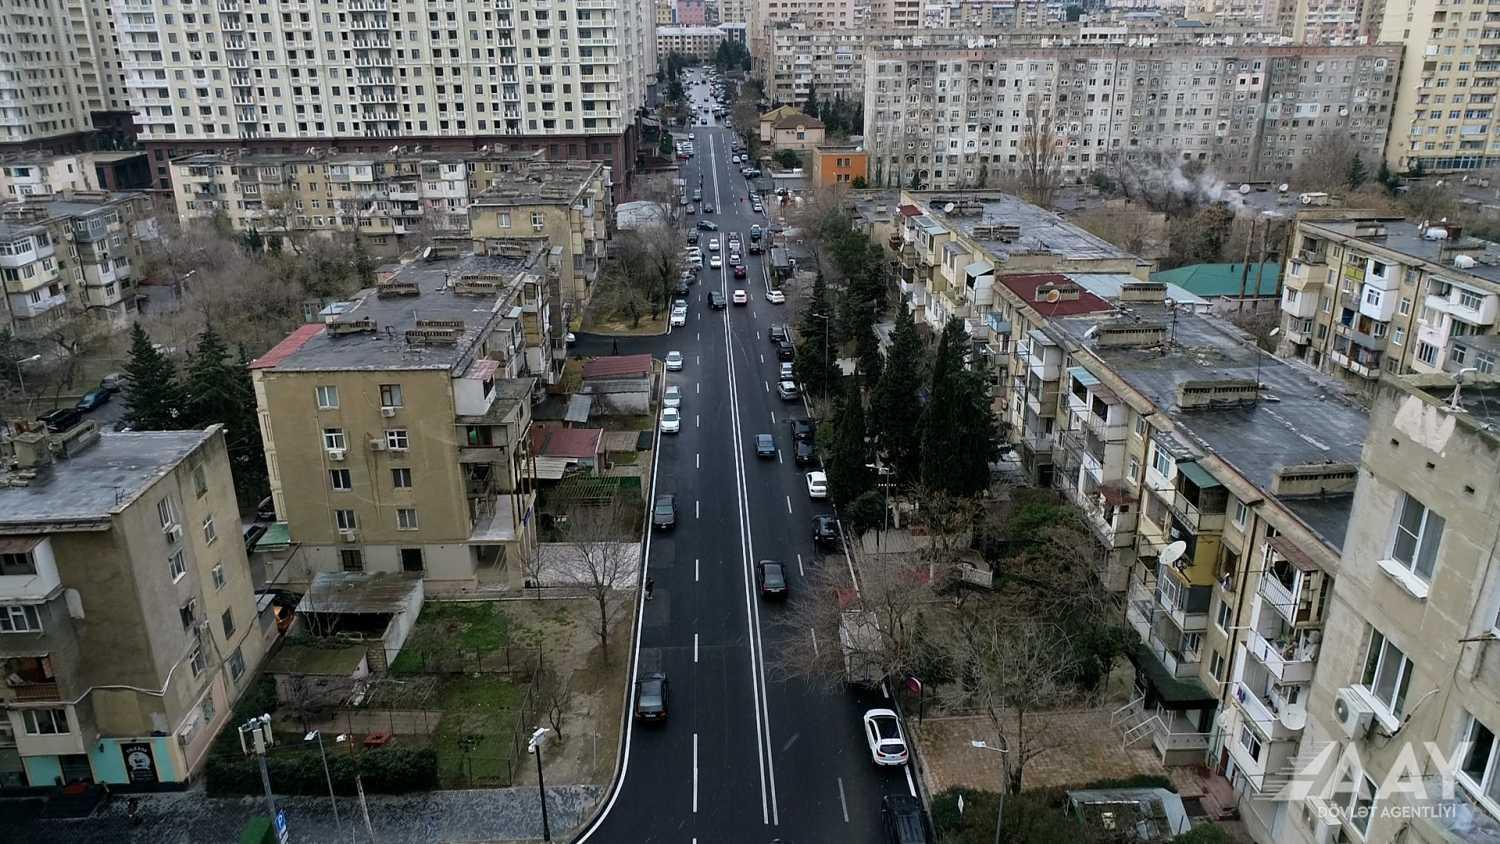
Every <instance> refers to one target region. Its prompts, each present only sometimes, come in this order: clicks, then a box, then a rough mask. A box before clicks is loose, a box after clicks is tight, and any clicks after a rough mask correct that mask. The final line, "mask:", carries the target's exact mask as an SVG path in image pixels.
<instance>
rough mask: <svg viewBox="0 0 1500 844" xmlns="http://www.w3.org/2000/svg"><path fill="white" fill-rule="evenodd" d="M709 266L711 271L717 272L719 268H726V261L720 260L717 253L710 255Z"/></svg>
mask: <svg viewBox="0 0 1500 844" xmlns="http://www.w3.org/2000/svg"><path fill="white" fill-rule="evenodd" d="M708 266H709V269H714V270H717V269H718V268H720V267H722V266H724V259H723V258H720V257H719V256H718V254H717V253H715V254H713V255H710V256H708Z"/></svg>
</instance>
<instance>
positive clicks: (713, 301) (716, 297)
mask: <svg viewBox="0 0 1500 844" xmlns="http://www.w3.org/2000/svg"><path fill="white" fill-rule="evenodd" d="M727 305H728V301H727V300H726V299H725V297H724V294H723V293H721V292H719V291H718V290H715V291H713V292H711V293H709V294H708V306H709V307H710V308H713V309H714V310H716V311H722V310H724V308H725V307H726V306H727Z"/></svg>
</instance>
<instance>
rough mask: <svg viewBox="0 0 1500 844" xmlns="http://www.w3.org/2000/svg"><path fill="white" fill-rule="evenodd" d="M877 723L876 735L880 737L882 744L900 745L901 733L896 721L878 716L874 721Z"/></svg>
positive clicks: (884, 716)
mask: <svg viewBox="0 0 1500 844" xmlns="http://www.w3.org/2000/svg"><path fill="white" fill-rule="evenodd" d="M872 720H873V721H874V722H875V734H876V735H878V736H880V743H881V744H900V743H901V733H900V729H899V728H898V727H897V726H896V719H895V718H892V717H890V716H888V715H882V716H877V717H876V718H874V719H872Z"/></svg>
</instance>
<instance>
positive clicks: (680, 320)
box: [672, 308, 687, 328]
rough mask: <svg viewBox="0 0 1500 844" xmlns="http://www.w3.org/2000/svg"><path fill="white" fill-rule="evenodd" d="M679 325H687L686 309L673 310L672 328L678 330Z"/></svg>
mask: <svg viewBox="0 0 1500 844" xmlns="http://www.w3.org/2000/svg"><path fill="white" fill-rule="evenodd" d="M679 325H687V309H686V308H674V309H673V310H672V327H673V328H676V327H677V326H679Z"/></svg>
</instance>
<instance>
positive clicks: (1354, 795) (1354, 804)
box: [1329, 766, 1375, 837]
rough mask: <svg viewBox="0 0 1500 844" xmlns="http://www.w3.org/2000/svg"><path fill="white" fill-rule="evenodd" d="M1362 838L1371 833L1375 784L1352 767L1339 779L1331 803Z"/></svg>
mask: <svg viewBox="0 0 1500 844" xmlns="http://www.w3.org/2000/svg"><path fill="white" fill-rule="evenodd" d="M1329 802H1331V803H1332V804H1333V806H1334V808H1336V809H1337V810H1338V812H1339V814H1341V815H1343V817H1344V820H1346V821H1348V823H1349V825H1350V826H1352V827H1354V828H1355V830H1357V831H1358V832H1359V834H1360V836H1361V837H1363V836H1364V835H1365V833H1367V832H1369V831H1370V816H1371V815H1373V814H1374V813H1375V812H1374V809H1375V783H1374V782H1373V781H1371V780H1370V778H1369V777H1367V776H1364V775H1363V774H1361V773H1359V772H1358V771H1356V770H1355V769H1354V767H1353V766H1350V767H1349V768H1348V769H1346V770H1345V771H1344V775H1343V777H1341V778H1340V779H1339V784H1338V786H1337V787H1336V788H1335V789H1334V791H1333V796H1332V798H1331V799H1330V801H1329Z"/></svg>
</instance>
